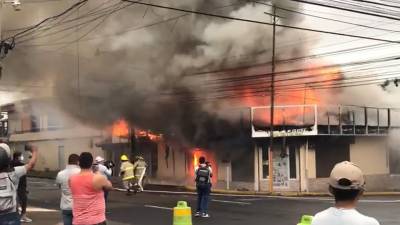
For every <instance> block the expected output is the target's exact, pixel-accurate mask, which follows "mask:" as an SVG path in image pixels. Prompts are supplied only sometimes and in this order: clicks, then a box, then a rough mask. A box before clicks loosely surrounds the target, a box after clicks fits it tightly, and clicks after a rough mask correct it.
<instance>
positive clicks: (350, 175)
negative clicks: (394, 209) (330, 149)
mask: <svg viewBox="0 0 400 225" xmlns="http://www.w3.org/2000/svg"><path fill="white" fill-rule="evenodd" d="M364 188H365V178H364V175H363V172H362V171H361V169H360V168H359V167H358V166H357V165H355V164H354V163H351V162H347V161H344V162H341V163H338V164H336V165H335V167H334V168H333V170H332V172H331V176H330V178H329V192H330V193H331V194H332V195H333V196H334V197H335V206H334V207H331V208H329V209H327V210H325V211H322V212H320V213H317V214H316V215H315V217H314V219H313V221H312V225H379V222H378V221H377V220H376V219H374V218H372V217H368V216H365V215H363V214H361V213H359V212H358V211H357V210H356V208H357V203H358V200H359V199H360V197H361V196H362V194H363V192H364Z"/></svg>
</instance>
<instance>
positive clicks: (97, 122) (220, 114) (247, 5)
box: [7, 0, 306, 147]
mask: <svg viewBox="0 0 400 225" xmlns="http://www.w3.org/2000/svg"><path fill="white" fill-rule="evenodd" d="M103 3H107V1H98V0H96V1H89V4H87V5H86V6H84V7H82V8H81V9H80V13H81V14H84V12H85V10H86V11H87V10H90V9H91V8H94V7H98V6H99V4H103ZM153 3H154V4H170V5H171V6H175V7H182V8H185V7H186V8H190V9H192V10H199V11H212V12H215V13H218V14H221V15H231V16H236V17H241V18H250V19H255V20H263V21H266V22H269V20H270V18H268V16H267V15H265V14H264V12H266V11H270V10H271V9H270V8H269V7H266V6H263V5H259V4H255V3H251V2H246V1H240V0H230V1H207V0H197V1H187V0H175V1H170V2H169V3H165V1H153ZM276 3H277V4H278V3H279V4H289V3H287V2H286V1H276ZM49 4H55V3H49ZM63 4H65V3H63ZM290 7H291V8H293V7H298V5H297V4H295V3H290ZM61 8H62V7H61V6H60V7H59V9H61ZM49 9H51V10H53V11H57V10H54V7H50V8H49ZM42 10H43V8H42ZM46 13H47V14H46V15H48V14H50V15H51V14H52V13H51V12H46ZM280 14H281V15H282V17H285V18H286V19H285V20H282V21H281V23H291V22H293V21H295V20H296V18H293V17H292V16H289V15H285V14H284V12H280ZM171 17H179V19H176V20H171V21H168V22H165V23H160V24H158V25H154V26H148V27H147V28H144V27H143V26H146V25H148V24H152V23H154V22H157V21H163V20H167V19H169V18H171ZM89 28H90V27H82V28H81V29H79V31H78V32H75V33H73V34H71V35H70V36H68V37H65V34H64V36H52V37H49V38H47V39H42V40H39V43H42V44H43V43H44V44H45V43H52V42H57V41H59V40H62V41H66V42H68V41H73V40H75V38H76V37H79V36H80V35H82V34H85V32H87V31H88V29H89ZM127 30H130V31H127ZM60 35H61V34H60ZM271 35H272V34H271V27H268V26H262V25H258V24H250V23H244V22H238V21H229V20H221V19H218V18H211V17H204V16H199V15H184V13H180V12H171V11H166V10H161V9H155V8H149V7H146V6H140V5H132V6H131V7H129V8H126V9H124V10H123V11H120V12H118V13H117V14H115V15H112V16H110V17H109V18H108V19H107V20H106V21H105V22H104V23H103V24H101V26H99V27H98V28H97V29H96V31H95V32H93V33H92V34H91V35H89V36H87V37H86V39H88V40H85V38H84V39H82V41H80V42H79V44H77V43H72V44H69V45H66V46H61V47H63V48H61V50H60V49H59V47H60V46H55V47H52V46H47V48H45V47H29V46H26V47H23V45H22V46H17V49H16V50H15V52H13V54H12V55H10V57H9V58H8V59H7V63H8V68H9V69H8V74H9V79H10V80H12V81H15V82H18V83H29V82H40V83H42V84H43V85H44V86H46V87H47V86H49V87H48V88H43V89H46V90H47V92H45V95H50V96H53V97H55V98H56V99H57V101H58V103H59V106H60V107H61V108H62V109H63V110H64V111H65V112H67V113H68V114H70V115H72V116H73V117H75V118H76V119H77V120H79V121H81V122H82V123H87V124H90V125H92V126H97V127H104V126H108V125H110V124H112V123H113V122H114V121H115V120H118V119H121V118H123V119H126V120H127V121H129V123H130V124H133V125H134V126H137V127H139V128H142V129H151V130H153V131H155V132H161V133H164V134H166V135H171V136H175V137H178V138H179V139H181V140H182V142H184V143H187V144H188V145H193V146H201V147H207V146H209V145H210V143H211V142H215V141H220V140H224V139H225V140H226V139H229V138H235V137H236V136H237V135H238V133H240V132H239V130H240V129H241V126H240V117H239V116H232V115H229V114H230V111H231V110H230V107H231V105H230V104H229V103H228V104H227V103H226V102H225V103H222V102H220V101H202V100H201V99H204V98H206V97H211V98H214V97H215V96H214V94H213V89H215V87H212V88H210V87H207V86H204V85H203V84H204V83H205V82H207V79H205V78H204V77H202V76H200V78H199V77H198V76H188V74H191V73H193V71H201V70H214V69H220V68H226V67H229V66H240V65H242V64H248V63H257V62H263V61H265V59H269V58H270V53H271ZM291 35H293V33H291V34H290V35H288V34H286V32H285V31H279V32H278V36H279V38H281V40H285V39H290V36H291ZM40 41H41V42H40ZM35 43H36V44H37V42H35ZM27 44H28V45H29V44H30V42H28V43H27ZM304 48H306V46H295V47H293V48H291V49H288V50H287V51H281V52H280V54H279V57H284V56H287V55H290V56H293V55H294V54H300V53H301V52H304ZM78 52H79V58H78V57H77V55H78V54H77V53H78ZM241 55H246V56H247V57H246V58H245V60H243V58H241V57H237V56H241ZM21 65H23V66H21ZM227 106H229V107H227Z"/></svg>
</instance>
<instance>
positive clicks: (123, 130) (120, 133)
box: [112, 119, 129, 137]
mask: <svg viewBox="0 0 400 225" xmlns="http://www.w3.org/2000/svg"><path fill="white" fill-rule="evenodd" d="M112 135H113V136H116V137H126V136H128V135H129V125H128V123H127V122H126V121H125V120H123V119H120V120H118V121H116V122H115V123H114V124H113V126H112Z"/></svg>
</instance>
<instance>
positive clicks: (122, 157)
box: [121, 155, 129, 161]
mask: <svg viewBox="0 0 400 225" xmlns="http://www.w3.org/2000/svg"><path fill="white" fill-rule="evenodd" d="M121 161H129V158H128V156H127V155H121Z"/></svg>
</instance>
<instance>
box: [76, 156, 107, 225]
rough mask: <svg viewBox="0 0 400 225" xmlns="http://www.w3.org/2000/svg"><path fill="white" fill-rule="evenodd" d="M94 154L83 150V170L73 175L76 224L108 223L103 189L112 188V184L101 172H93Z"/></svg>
mask: <svg viewBox="0 0 400 225" xmlns="http://www.w3.org/2000/svg"><path fill="white" fill-rule="evenodd" d="M92 164H93V156H92V154H91V153H89V152H83V153H82V154H81V155H80V157H79V167H80V168H81V172H80V173H79V174H76V175H74V176H71V178H70V180H69V186H70V188H71V194H72V200H73V205H72V214H73V215H74V218H73V222H72V223H73V224H74V225H106V207H105V199H104V191H103V190H112V188H113V187H112V184H111V182H110V181H108V180H107V178H106V177H105V176H103V175H101V174H98V173H96V174H95V173H93V170H92Z"/></svg>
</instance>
